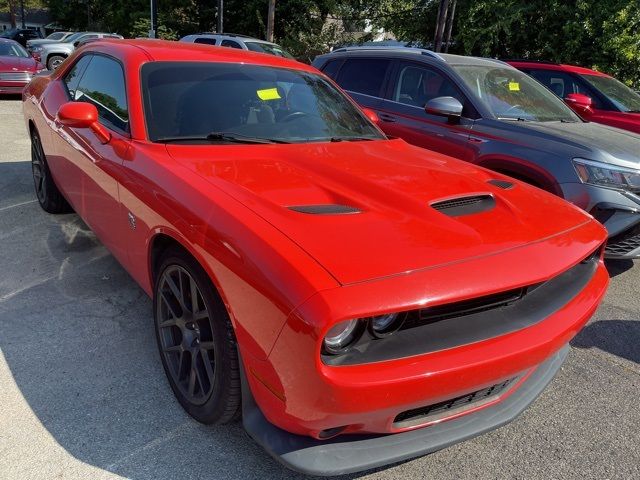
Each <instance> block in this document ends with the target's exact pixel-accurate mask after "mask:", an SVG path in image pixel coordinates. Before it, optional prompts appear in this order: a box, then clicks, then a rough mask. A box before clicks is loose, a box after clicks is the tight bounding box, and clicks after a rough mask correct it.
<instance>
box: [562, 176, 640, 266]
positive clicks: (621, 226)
mask: <svg viewBox="0 0 640 480" xmlns="http://www.w3.org/2000/svg"><path fill="white" fill-rule="evenodd" d="M560 186H561V188H562V191H563V195H564V198H565V199H566V200H568V201H570V202H572V203H574V204H576V205H577V206H579V207H580V208H583V209H584V210H586V211H588V212H589V213H591V214H592V215H593V216H594V217H595V218H596V219H597V220H598V221H600V222H601V223H602V224H603V225H604V226H605V227H606V229H607V232H608V234H609V240H608V244H607V247H606V249H605V257H606V258H610V259H634V258H640V197H639V196H637V195H634V194H632V193H628V192H622V191H619V190H614V189H611V188H604V187H597V186H594V185H586V184H582V183H565V184H562V185H560Z"/></svg>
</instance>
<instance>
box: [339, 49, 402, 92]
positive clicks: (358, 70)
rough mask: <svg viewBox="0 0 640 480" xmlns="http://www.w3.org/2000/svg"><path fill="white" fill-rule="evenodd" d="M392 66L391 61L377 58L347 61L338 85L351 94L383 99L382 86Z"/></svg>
mask: <svg viewBox="0 0 640 480" xmlns="http://www.w3.org/2000/svg"><path fill="white" fill-rule="evenodd" d="M390 64H391V62H390V61H389V60H383V59H377V58H358V59H348V60H345V62H344V64H343V65H342V68H341V69H340V74H339V75H338V83H339V84H340V86H341V87H342V88H344V89H345V90H349V91H351V92H356V93H362V94H364V95H369V96H372V97H381V96H382V85H383V83H384V79H385V77H386V75H387V70H389V65H390Z"/></svg>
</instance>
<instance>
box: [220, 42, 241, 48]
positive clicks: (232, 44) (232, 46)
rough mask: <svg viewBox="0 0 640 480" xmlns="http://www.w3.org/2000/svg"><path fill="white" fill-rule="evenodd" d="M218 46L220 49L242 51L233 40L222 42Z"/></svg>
mask: <svg viewBox="0 0 640 480" xmlns="http://www.w3.org/2000/svg"><path fill="white" fill-rule="evenodd" d="M220 46H221V47H231V48H240V49H242V47H241V46H240V44H239V43H238V42H234V41H233V40H222V43H221V44H220Z"/></svg>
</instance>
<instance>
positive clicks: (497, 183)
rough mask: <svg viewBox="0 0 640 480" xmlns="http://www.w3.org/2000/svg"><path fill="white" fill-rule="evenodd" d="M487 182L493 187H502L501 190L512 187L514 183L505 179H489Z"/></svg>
mask: <svg viewBox="0 0 640 480" xmlns="http://www.w3.org/2000/svg"><path fill="white" fill-rule="evenodd" d="M487 183H490V184H491V185H493V186H494V187H498V188H502V189H503V190H511V189H512V188H513V187H515V184H513V183H511V182H508V181H506V180H498V179H493V180H489V181H488V182H487Z"/></svg>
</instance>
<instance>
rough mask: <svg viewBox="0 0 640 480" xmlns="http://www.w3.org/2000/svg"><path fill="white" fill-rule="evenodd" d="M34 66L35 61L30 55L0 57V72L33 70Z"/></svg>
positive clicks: (35, 64)
mask: <svg viewBox="0 0 640 480" xmlns="http://www.w3.org/2000/svg"><path fill="white" fill-rule="evenodd" d="M36 66H37V62H36V61H35V59H33V58H31V57H29V58H21V57H0V72H33V71H35V70H36Z"/></svg>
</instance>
